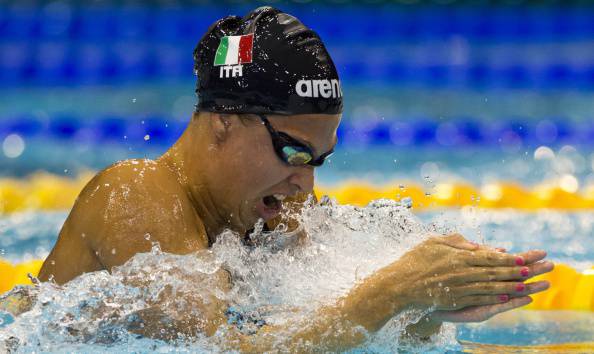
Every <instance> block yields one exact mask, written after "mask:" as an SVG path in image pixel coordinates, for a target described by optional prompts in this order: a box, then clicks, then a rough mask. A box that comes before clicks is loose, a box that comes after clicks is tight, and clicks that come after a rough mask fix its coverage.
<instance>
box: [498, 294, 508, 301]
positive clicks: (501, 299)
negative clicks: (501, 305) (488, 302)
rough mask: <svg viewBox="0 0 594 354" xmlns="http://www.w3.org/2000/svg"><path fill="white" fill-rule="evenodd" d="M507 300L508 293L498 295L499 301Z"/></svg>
mask: <svg viewBox="0 0 594 354" xmlns="http://www.w3.org/2000/svg"><path fill="white" fill-rule="evenodd" d="M508 300H509V295H499V301H501V302H507V301H508Z"/></svg>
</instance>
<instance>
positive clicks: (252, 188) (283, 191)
mask: <svg viewBox="0 0 594 354" xmlns="http://www.w3.org/2000/svg"><path fill="white" fill-rule="evenodd" d="M267 118H268V120H269V122H270V125H271V126H272V127H273V128H274V129H275V130H276V131H278V132H283V133H285V134H288V135H289V136H291V137H292V138H294V139H297V140H298V141H299V142H301V143H302V144H305V145H306V146H308V147H309V148H310V149H311V150H312V152H313V154H314V156H313V157H314V158H317V157H319V156H320V155H322V154H323V153H325V152H328V151H329V150H331V149H333V148H334V145H335V144H336V141H337V139H336V130H337V128H338V125H339V123H340V115H338V114H337V115H326V114H303V115H293V116H280V115H267ZM228 119H229V121H228V123H227V124H228V125H229V126H230V127H229V129H228V131H229V134H228V136H227V138H226V139H224V141H222V142H221V143H220V144H219V146H220V148H219V149H217V155H218V156H217V161H218V168H217V170H219V171H224V172H223V173H221V174H220V178H217V180H216V184H217V186H218V187H217V188H216V190H217V194H218V195H217V196H216V198H217V199H219V201H218V204H219V205H220V206H222V208H223V209H224V210H225V212H226V213H228V215H229V222H230V223H231V226H232V227H234V228H238V229H240V230H249V229H251V228H252V227H253V225H254V223H255V222H256V221H257V220H258V219H259V218H262V219H264V220H266V221H267V220H270V219H272V218H274V217H275V216H277V215H278V214H279V213H280V212H281V211H282V210H281V208H282V199H283V197H286V196H293V195H295V194H297V193H311V192H312V190H313V185H314V167H313V166H310V165H303V166H291V165H288V164H287V163H285V162H284V161H283V160H281V159H280V158H279V157H278V156H277V154H276V152H275V150H274V148H273V145H272V140H271V136H270V133H269V132H268V130H267V129H266V127H265V126H264V124H263V123H262V121H261V120H260V118H258V117H257V116H256V115H247V116H243V117H242V118H240V117H238V116H235V115H233V116H229V117H228ZM322 168H323V167H322Z"/></svg>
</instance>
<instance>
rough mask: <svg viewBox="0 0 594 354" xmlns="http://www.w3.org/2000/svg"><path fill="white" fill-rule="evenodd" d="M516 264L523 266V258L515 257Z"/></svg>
mask: <svg viewBox="0 0 594 354" xmlns="http://www.w3.org/2000/svg"><path fill="white" fill-rule="evenodd" d="M516 264H517V265H519V266H523V265H524V258H522V257H517V258H516Z"/></svg>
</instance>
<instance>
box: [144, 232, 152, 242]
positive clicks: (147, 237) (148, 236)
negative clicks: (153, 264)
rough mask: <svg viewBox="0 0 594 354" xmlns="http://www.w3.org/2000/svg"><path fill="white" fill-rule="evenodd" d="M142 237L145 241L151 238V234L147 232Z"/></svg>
mask: <svg viewBox="0 0 594 354" xmlns="http://www.w3.org/2000/svg"><path fill="white" fill-rule="evenodd" d="M144 239H145V240H147V241H148V240H150V239H151V234H149V233H146V234H144Z"/></svg>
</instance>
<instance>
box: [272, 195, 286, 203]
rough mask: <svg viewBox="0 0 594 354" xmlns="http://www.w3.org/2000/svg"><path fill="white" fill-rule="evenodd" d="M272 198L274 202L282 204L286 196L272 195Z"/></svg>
mask: <svg viewBox="0 0 594 354" xmlns="http://www.w3.org/2000/svg"><path fill="white" fill-rule="evenodd" d="M272 196H273V197H274V198H276V200H278V201H280V202H282V201H283V200H284V199H285V198H286V197H287V196H286V195H284V194H273V195H272Z"/></svg>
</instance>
